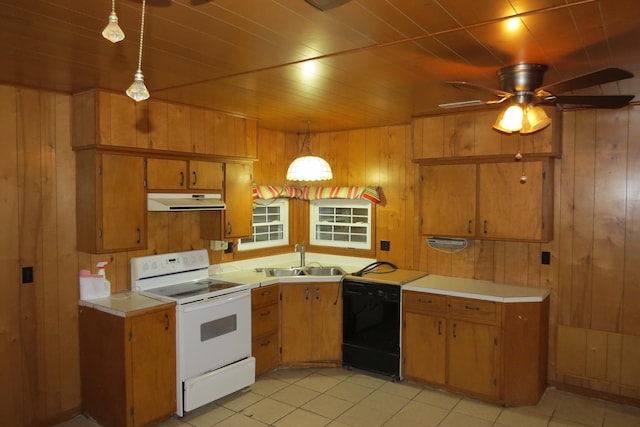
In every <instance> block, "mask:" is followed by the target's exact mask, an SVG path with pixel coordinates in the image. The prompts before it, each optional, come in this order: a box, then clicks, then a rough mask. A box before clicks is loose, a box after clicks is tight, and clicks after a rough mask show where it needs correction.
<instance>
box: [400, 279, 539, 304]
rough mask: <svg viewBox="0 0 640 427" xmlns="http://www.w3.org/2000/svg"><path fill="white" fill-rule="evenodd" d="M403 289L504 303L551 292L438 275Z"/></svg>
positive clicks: (412, 283) (531, 298) (531, 299)
mask: <svg viewBox="0 0 640 427" xmlns="http://www.w3.org/2000/svg"><path fill="white" fill-rule="evenodd" d="M402 289H403V290H407V291H418V292H429V293H433V294H441V295H451V296H456V297H464V298H474V299H480V300H487V301H496V302H502V303H515V302H541V301H544V299H545V298H547V296H548V295H549V293H550V291H549V289H545V288H531V287H526V286H515V285H505V284H501V283H495V282H491V281H488V280H475V279H462V278H459V277H448V276H437V275H429V276H425V277H421V278H419V279H417V280H414V281H412V282H409V283H407V284H405V285H404V286H403V287H402Z"/></svg>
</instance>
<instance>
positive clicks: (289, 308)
mask: <svg viewBox="0 0 640 427" xmlns="http://www.w3.org/2000/svg"><path fill="white" fill-rule="evenodd" d="M311 292H312V289H311V287H310V286H309V285H307V284H302V283H291V284H283V285H282V306H281V308H280V310H281V315H282V317H281V322H282V324H281V330H280V336H281V340H282V363H283V364H284V365H287V364H289V365H290V364H293V363H296V362H308V361H311V360H313V358H312V350H311V349H312V347H311V346H312V342H313V340H314V339H316V338H315V337H314V336H313V334H312V322H311V310H312V305H311V304H312V302H313V300H312V295H311Z"/></svg>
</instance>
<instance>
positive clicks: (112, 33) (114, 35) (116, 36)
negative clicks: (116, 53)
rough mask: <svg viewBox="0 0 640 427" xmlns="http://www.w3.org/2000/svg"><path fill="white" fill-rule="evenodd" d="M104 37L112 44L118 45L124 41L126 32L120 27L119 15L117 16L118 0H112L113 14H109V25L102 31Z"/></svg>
mask: <svg viewBox="0 0 640 427" xmlns="http://www.w3.org/2000/svg"><path fill="white" fill-rule="evenodd" d="M102 37H104V38H105V39H107V40H109V41H110V42H111V43H118V42H119V41H122V40H124V31H122V28H120V25H118V15H116V0H111V13H110V14H109V23H108V24H107V26H106V27H104V30H102Z"/></svg>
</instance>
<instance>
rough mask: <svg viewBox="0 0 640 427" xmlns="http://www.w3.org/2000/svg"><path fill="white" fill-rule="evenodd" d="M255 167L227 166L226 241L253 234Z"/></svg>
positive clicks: (225, 185)
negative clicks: (252, 186) (252, 191)
mask: <svg viewBox="0 0 640 427" xmlns="http://www.w3.org/2000/svg"><path fill="white" fill-rule="evenodd" d="M252 181H253V165H251V164H241V163H227V164H226V165H225V180H224V201H225V204H226V205H227V209H226V211H225V225H224V237H225V239H230V238H237V237H248V236H251V234H253V224H252V217H253V197H252V194H251V184H252Z"/></svg>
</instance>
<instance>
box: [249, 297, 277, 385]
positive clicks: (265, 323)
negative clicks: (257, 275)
mask: <svg viewBox="0 0 640 427" xmlns="http://www.w3.org/2000/svg"><path fill="white" fill-rule="evenodd" d="M251 333H252V341H251V353H252V355H253V357H255V358H256V377H257V376H259V375H262V374H264V373H266V372H269V371H272V370H274V369H276V368H277V367H278V365H279V363H280V285H270V286H264V287H260V288H255V289H253V290H252V291H251Z"/></svg>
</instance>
